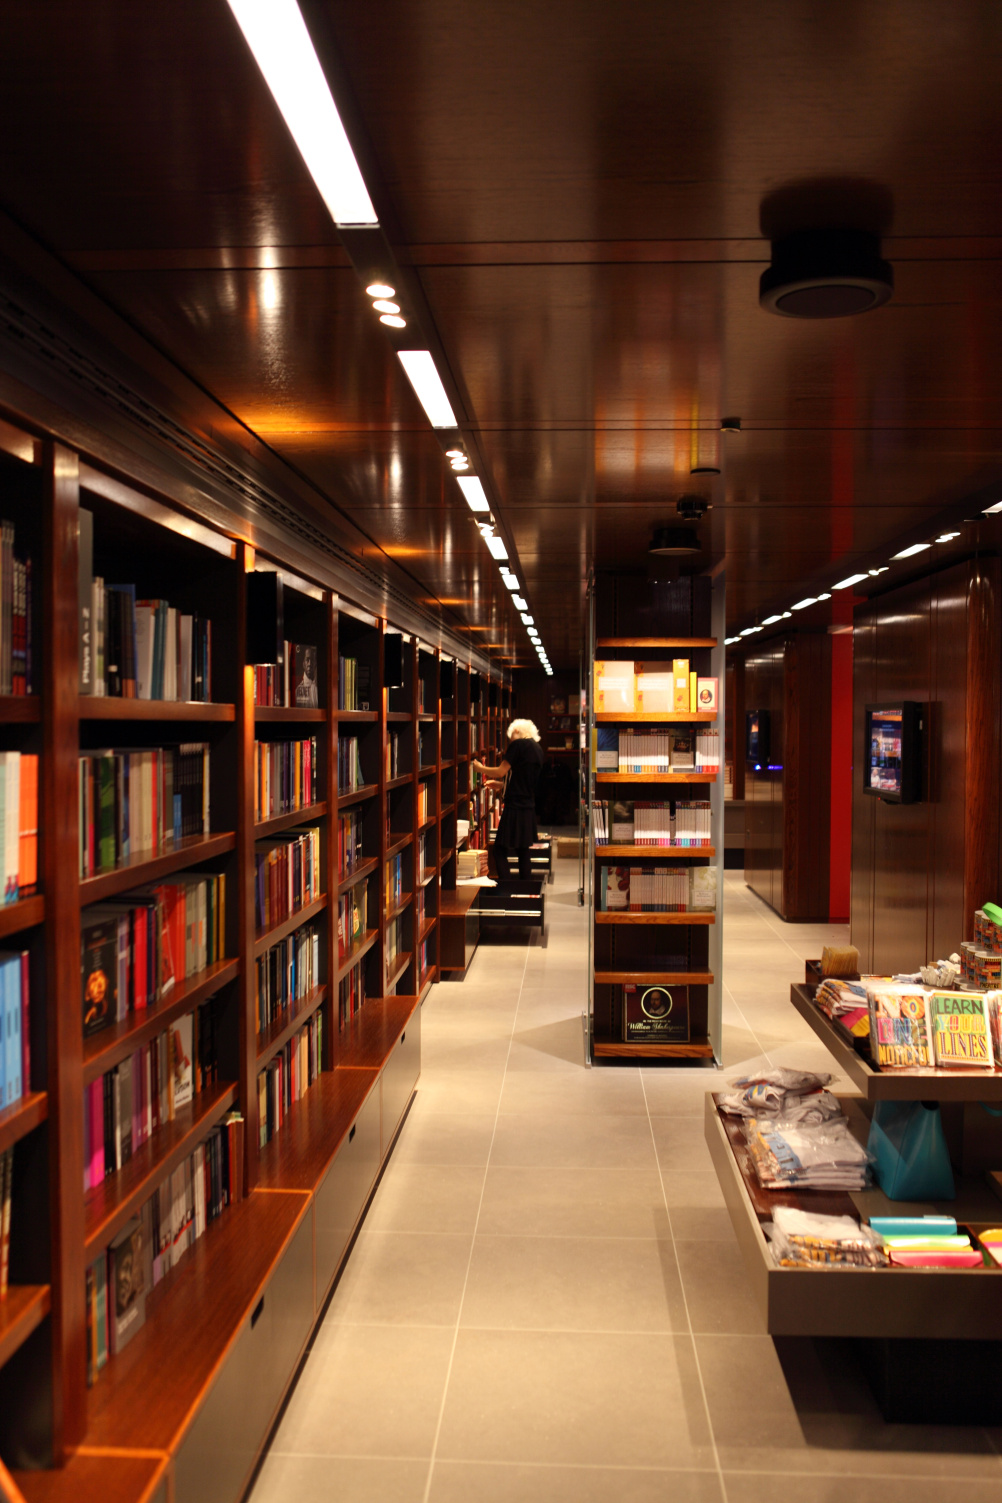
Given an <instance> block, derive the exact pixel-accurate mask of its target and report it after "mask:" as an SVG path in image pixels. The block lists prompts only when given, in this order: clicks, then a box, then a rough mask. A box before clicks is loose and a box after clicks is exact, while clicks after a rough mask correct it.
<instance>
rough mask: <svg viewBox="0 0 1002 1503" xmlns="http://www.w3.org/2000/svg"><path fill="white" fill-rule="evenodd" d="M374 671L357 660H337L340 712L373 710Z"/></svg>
mask: <svg viewBox="0 0 1002 1503" xmlns="http://www.w3.org/2000/svg"><path fill="white" fill-rule="evenodd" d="M371 696H372V670H371V668H370V667H369V666H368V664H367V663H360V662H359V661H358V659H357V658H344V657H339V658H338V660H337V707H338V709H339V710H371V709H372V708H373V706H372V704H371Z"/></svg>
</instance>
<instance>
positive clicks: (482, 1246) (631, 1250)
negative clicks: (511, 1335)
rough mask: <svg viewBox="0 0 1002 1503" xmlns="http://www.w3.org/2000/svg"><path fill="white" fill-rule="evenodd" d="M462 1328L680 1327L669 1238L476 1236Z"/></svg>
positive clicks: (680, 1308)
mask: <svg viewBox="0 0 1002 1503" xmlns="http://www.w3.org/2000/svg"><path fill="white" fill-rule="evenodd" d="M460 1324H461V1325H462V1326H480V1327H491V1328H494V1329H497V1330H537V1331H647V1332H652V1331H680V1332H681V1331H685V1330H687V1329H688V1327H687V1321H686V1311H685V1304H684V1302H683V1299H682V1284H681V1280H680V1279H679V1273H678V1264H677V1262H676V1260H675V1249H674V1246H673V1245H672V1243H671V1242H655V1241H653V1240H651V1239H641V1238H634V1239H632V1240H627V1239H624V1238H619V1237H615V1238H614V1237H499V1236H494V1237H480V1236H478V1237H477V1239H476V1243H475V1245H474V1248H473V1260H472V1262H471V1264H470V1276H469V1280H468V1282H467V1286H466V1295H465V1297H464V1299H463V1313H462V1317H461V1322H460Z"/></svg>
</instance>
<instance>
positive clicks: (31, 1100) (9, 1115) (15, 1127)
mask: <svg viewBox="0 0 1002 1503" xmlns="http://www.w3.org/2000/svg"><path fill="white" fill-rule="evenodd" d="M48 1115H49V1096H48V1092H47V1091H29V1092H28V1094H27V1095H26V1096H22V1097H21V1099H20V1101H15V1102H14V1103H13V1105H12V1106H5V1107H4V1109H3V1111H0V1153H4V1152H5V1151H6V1150H7V1149H8V1148H13V1147H14V1144H15V1143H18V1142H20V1140H21V1139H22V1138H23V1137H26V1136H27V1134H28V1133H30V1132H34V1131H35V1128H36V1127H41V1125H42V1123H43V1122H44V1121H45V1120H46V1118H47V1117H48Z"/></svg>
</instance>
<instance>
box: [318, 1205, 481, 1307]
mask: <svg viewBox="0 0 1002 1503" xmlns="http://www.w3.org/2000/svg"><path fill="white" fill-rule="evenodd" d="M471 1243H472V1236H469V1235H467V1236H459V1235H453V1236H445V1235H436V1234H431V1233H424V1232H422V1233H418V1232H370V1231H368V1230H367V1229H365V1228H364V1227H363V1229H362V1231H361V1232H360V1233H359V1236H358V1240H357V1241H356V1243H355V1247H354V1250H353V1251H352V1254H351V1257H350V1258H349V1259H348V1263H347V1266H346V1268H345V1271H344V1273H343V1274H342V1275H341V1282H340V1284H339V1285H338V1287H337V1289H336V1291H335V1294H334V1298H333V1300H332V1301H331V1305H330V1309H329V1310H328V1312H327V1318H326V1321H325V1325H328V1324H330V1323H335V1324H339V1323H345V1322H348V1323H351V1324H354V1325H392V1326H398V1325H403V1326H449V1325H454V1324H455V1322H456V1319H457V1317H458V1315H459V1305H460V1301H461V1299H462V1295H463V1284H464V1283H465V1280H466V1270H467V1266H468V1264H469V1260H470V1246H471Z"/></svg>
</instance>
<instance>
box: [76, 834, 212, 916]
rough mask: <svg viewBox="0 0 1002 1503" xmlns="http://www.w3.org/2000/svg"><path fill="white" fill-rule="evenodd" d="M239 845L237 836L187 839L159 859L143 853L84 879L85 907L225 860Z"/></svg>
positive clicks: (82, 889)
mask: <svg viewBox="0 0 1002 1503" xmlns="http://www.w3.org/2000/svg"><path fill="white" fill-rule="evenodd" d="M235 845H236V836H235V835H234V834H232V833H230V834H226V835H185V836H184V837H183V838H182V839H181V840H175V841H174V843H173V844H172V845H171V846H169V847H168V848H167V849H166V850H165V851H161V852H160V853H159V854H158V855H156V856H151V855H149V854H148V853H147V852H143V853H142V854H141V855H139V856H131V857H130V858H129V860H128V861H122V862H119V864H118V866H115V867H113V868H112V869H111V871H107V872H98V873H97V875H96V876H93V877H82V878H81V879H80V883H79V886H78V891H79V894H80V903H81V906H85V905H86V904H88V903H100V902H103V901H104V899H105V898H111V897H114V895H115V894H116V893H117V892H126V891H127V890H128V889H129V888H130V887H134V886H138V885H140V884H141V883H144V882H156V881H158V880H159V879H160V878H161V877H166V876H168V875H169V874H170V873H171V872H176V871H179V870H180V869H181V868H182V867H186V866H195V865H197V864H198V863H199V862H202V861H211V860H214V859H215V857H216V856H225V855H226V854H227V853H228V852H229V851H232V850H233V849H234V847H235Z"/></svg>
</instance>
